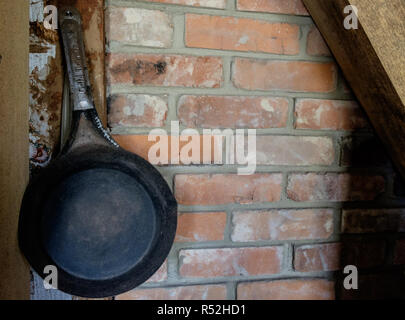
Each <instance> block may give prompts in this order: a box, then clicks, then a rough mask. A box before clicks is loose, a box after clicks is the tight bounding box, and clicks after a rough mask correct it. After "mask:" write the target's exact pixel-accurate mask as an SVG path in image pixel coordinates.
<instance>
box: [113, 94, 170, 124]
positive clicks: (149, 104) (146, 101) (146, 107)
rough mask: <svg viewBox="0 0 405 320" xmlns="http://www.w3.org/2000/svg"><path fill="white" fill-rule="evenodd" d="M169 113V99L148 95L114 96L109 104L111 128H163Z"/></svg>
mask: <svg viewBox="0 0 405 320" xmlns="http://www.w3.org/2000/svg"><path fill="white" fill-rule="evenodd" d="M167 112H168V105H167V97H165V96H151V95H146V94H122V95H113V96H111V97H110V99H109V103H108V125H109V126H110V127H111V128H114V127H119V126H125V127H162V126H164V125H165V121H166V117H167Z"/></svg>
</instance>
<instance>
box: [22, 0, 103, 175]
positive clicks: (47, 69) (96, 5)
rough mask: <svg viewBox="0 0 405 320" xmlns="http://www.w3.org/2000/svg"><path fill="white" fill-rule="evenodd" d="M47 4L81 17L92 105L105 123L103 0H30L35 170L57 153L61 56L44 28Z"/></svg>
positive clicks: (55, 41) (32, 163) (53, 35)
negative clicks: (74, 10)
mask: <svg viewBox="0 0 405 320" xmlns="http://www.w3.org/2000/svg"><path fill="white" fill-rule="evenodd" d="M47 5H55V6H56V7H57V8H62V7H63V6H65V5H73V6H75V7H77V8H78V9H79V11H80V12H81V14H82V18H83V29H84V41H85V46H86V57H87V62H88V66H89V74H90V82H91V85H92V89H93V96H94V102H95V105H96V108H97V111H98V113H99V115H100V118H101V120H102V122H103V123H104V124H105V123H106V103H105V85H104V1H103V0H31V9H30V76H29V81H30V103H29V110H30V120H29V125H30V132H29V140H30V167H31V171H32V172H33V171H36V170H38V169H39V168H41V167H44V166H46V165H47V164H48V163H49V161H50V160H51V159H52V158H53V157H54V156H55V155H56V154H57V152H58V150H59V144H60V121H61V109H62V96H63V81H64V69H63V67H62V66H63V56H62V51H61V44H60V40H59V34H58V31H56V30H48V29H46V28H45V27H44V25H43V19H44V15H43V9H44V7H45V6H47Z"/></svg>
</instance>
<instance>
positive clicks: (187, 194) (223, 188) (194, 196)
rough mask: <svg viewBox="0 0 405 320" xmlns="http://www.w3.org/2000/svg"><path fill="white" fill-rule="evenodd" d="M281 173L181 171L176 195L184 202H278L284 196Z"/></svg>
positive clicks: (176, 179) (176, 180)
mask: <svg viewBox="0 0 405 320" xmlns="http://www.w3.org/2000/svg"><path fill="white" fill-rule="evenodd" d="M281 184H282V175H281V174H278V173H276V174H253V175H249V176H240V175H237V174H212V175H210V174H180V175H176V177H175V196H176V199H177V201H178V202H179V204H182V205H219V204H230V203H241V204H249V203H255V202H275V201H279V200H280V197H281Z"/></svg>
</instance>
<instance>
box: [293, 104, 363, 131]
mask: <svg viewBox="0 0 405 320" xmlns="http://www.w3.org/2000/svg"><path fill="white" fill-rule="evenodd" d="M295 118H296V119H295V127H296V128H297V129H313V130H319V129H322V130H326V129H329V130H355V129H363V128H366V127H367V126H368V121H367V119H366V117H365V114H364V111H363V110H362V109H361V108H360V106H359V105H358V104H357V102H355V101H336V100H335V101H334V100H316V99H300V100H298V101H297V104H296V107H295Z"/></svg>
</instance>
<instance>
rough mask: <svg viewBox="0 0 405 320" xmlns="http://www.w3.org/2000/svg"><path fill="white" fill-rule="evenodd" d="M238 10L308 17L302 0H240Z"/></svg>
mask: <svg viewBox="0 0 405 320" xmlns="http://www.w3.org/2000/svg"><path fill="white" fill-rule="evenodd" d="M237 8H238V10H246V11H258V12H270V13H282V14H294V15H308V11H307V9H306V8H305V6H304V4H303V3H302V1H301V0H238V2H237Z"/></svg>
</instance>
